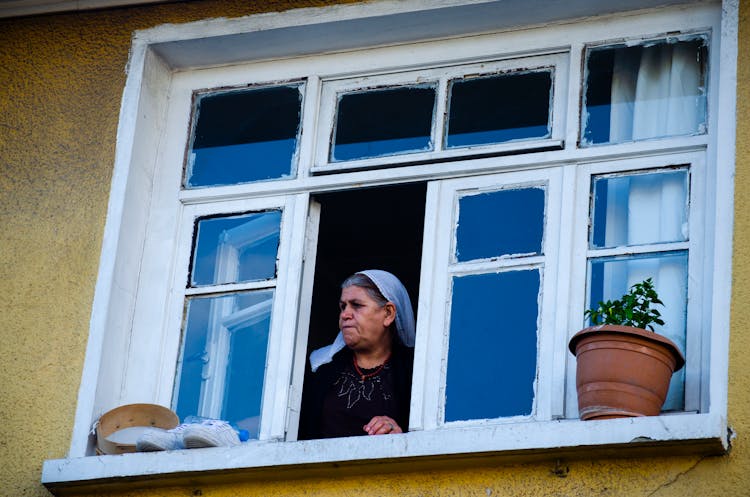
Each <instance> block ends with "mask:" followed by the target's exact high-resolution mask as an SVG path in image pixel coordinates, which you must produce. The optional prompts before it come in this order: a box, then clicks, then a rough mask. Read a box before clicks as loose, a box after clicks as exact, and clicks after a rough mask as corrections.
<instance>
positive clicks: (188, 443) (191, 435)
mask: <svg viewBox="0 0 750 497" xmlns="http://www.w3.org/2000/svg"><path fill="white" fill-rule="evenodd" d="M185 426H186V427H185V431H184V432H183V435H182V438H183V442H184V444H185V447H186V448H188V449H197V448H201V447H231V446H233V445H239V444H240V437H239V435H238V434H237V432H236V431H234V428H232V427H231V426H230V425H229V423H227V422H226V421H220V420H218V419H206V420H204V421H203V422H202V423H200V424H189V425H185Z"/></svg>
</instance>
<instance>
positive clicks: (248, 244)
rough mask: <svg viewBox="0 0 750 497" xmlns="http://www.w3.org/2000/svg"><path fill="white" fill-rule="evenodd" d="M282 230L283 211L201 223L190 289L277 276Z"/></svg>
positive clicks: (201, 221)
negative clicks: (277, 258)
mask: <svg viewBox="0 0 750 497" xmlns="http://www.w3.org/2000/svg"><path fill="white" fill-rule="evenodd" d="M280 230H281V211H267V212H257V213H251V214H243V215H240V216H231V217H216V218H204V219H200V220H198V222H197V223H196V231H197V235H196V239H197V241H196V244H195V252H194V254H193V265H192V272H191V286H200V285H220V284H225V283H240V282H244V281H256V280H264V279H269V278H273V277H275V276H276V254H277V251H278V247H279V237H280Z"/></svg>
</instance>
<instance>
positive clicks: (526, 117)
mask: <svg viewBox="0 0 750 497" xmlns="http://www.w3.org/2000/svg"><path fill="white" fill-rule="evenodd" d="M551 88H552V73H551V72H550V71H540V72H533V73H525V74H503V75H499V76H491V77H484V78H473V79H467V80H463V81H462V80H454V81H452V82H450V83H449V89H448V91H449V93H450V104H449V109H450V110H449V114H448V131H447V133H446V147H448V148H451V147H465V146H468V145H482V144H488V143H502V142H507V141H511V140H522V139H530V138H546V137H548V136H549V134H550V105H551V98H550V91H551Z"/></svg>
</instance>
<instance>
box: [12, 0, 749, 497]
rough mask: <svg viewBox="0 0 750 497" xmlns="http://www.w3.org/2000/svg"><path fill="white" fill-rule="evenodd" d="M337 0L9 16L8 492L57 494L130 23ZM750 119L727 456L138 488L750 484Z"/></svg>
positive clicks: (214, 494)
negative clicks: (48, 477)
mask: <svg viewBox="0 0 750 497" xmlns="http://www.w3.org/2000/svg"><path fill="white" fill-rule="evenodd" d="M326 3H332V2H325V1H323V2H318V1H302V0H296V1H295V0H288V1H283V0H278V1H265V2H247V1H243V0H237V1H229V0H228V1H194V2H187V3H179V4H168V5H156V6H148V7H138V8H129V9H113V10H106V11H98V12H87V13H81V14H77V15H71V14H62V15H50V16H36V17H28V18H20V19H11V20H0V295H2V298H0V316H1V317H0V322H2V326H0V496H6V495H7V496H17V495H24V496H42V495H49V494H48V493H47V491H46V490H45V489H44V487H43V486H42V485H41V484H40V483H39V479H40V471H41V465H42V462H43V460H45V459H48V458H61V457H64V456H65V453H66V451H67V448H68V445H69V437H70V433H71V429H72V425H73V417H74V412H75V403H76V397H77V393H78V386H79V381H80V375H81V368H82V364H83V357H84V351H85V346H86V339H87V332H88V320H89V314H90V312H91V302H92V298H93V292H94V284H95V279H96V272H97V269H98V258H99V250H100V245H101V238H102V232H103V226H104V221H105V213H106V207H107V200H108V195H109V182H110V177H111V172H112V164H113V162H114V146H115V134H116V128H117V119H118V112H119V105H120V98H121V94H122V89H123V84H124V81H125V72H124V68H125V63H126V61H127V55H128V49H129V45H130V37H131V34H132V32H133V31H134V30H137V29H143V28H148V27H152V26H155V25H159V24H163V23H168V22H171V23H176V22H186V21H191V20H197V19H204V18H211V17H234V16H241V15H248V14H252V13H255V12H257V11H263V10H269V11H273V10H283V9H286V8H291V7H307V6H317V5H322V4H326ZM748 16H750V7H748V6H747V4H746V3H743V4H742V7H741V23H740V24H741V25H740V28H741V29H740V32H741V36H740V39H741V41H740V54H741V55H740V57H741V60H740V64H739V77H738V80H739V81H740V84H739V95H738V97H739V98H738V100H739V107H738V115H740V116H747V115H750V104H749V103H748V102H750V84H749V83H748V82H750V55H748V54H750V18H749V17H748ZM749 136H750V124H748V123H747V121H746V120H742V119H740V121H739V125H738V143H737V145H738V146H737V155H738V159H737V176H736V199H737V200H736V210H735V215H736V221H735V222H736V224H735V253H734V287H733V295H734V297H733V305H732V319H731V322H732V330H731V331H732V339H731V353H730V367H729V369H730V381H729V416H730V423H731V424H732V426H733V427H734V428H735V430H736V431H737V433H738V438H737V440H736V441H735V447H734V449H733V451H732V452H731V453H730V454H729V455H727V456H722V457H710V458H701V457H697V456H676V457H668V458H651V459H622V460H620V459H608V460H577V461H563V462H562V468H564V469H566V470H567V471H556V469H560V468H556V467H555V465H554V464H553V463H551V462H550V463H536V464H524V465H499V466H490V467H485V468H474V469H470V470H453V471H448V470H435V471H432V472H426V473H425V472H419V473H416V472H415V473H403V472H401V473H394V474H387V475H375V474H373V475H372V476H371V477H364V476H362V475H360V476H357V477H341V478H337V479H335V480H331V479H311V478H308V479H299V480H293V481H272V482H262V481H261V482H257V481H256V482H248V483H243V484H232V485H226V486H189V487H181V488H174V489H160V490H149V491H145V490H144V491H133V492H129V493H124V494H122V495H133V496H135V495H139V496H157V495H158V496H189V495H203V496H211V497H220V496H251V495H252V496H287V495H289V496H291V495H319V494H324V495H332V496H348V497H351V496H363V497H365V496H377V495H404V496H406V495H409V496H428V495H440V496H454V495H456V496H458V495H461V496H463V495H473V496H527V495H528V496H574V495H596V496H619V495H627V496H647V495H649V496H650V495H654V496H680V497H684V496H687V495H699V496H708V495H717V496H719V495H721V496H723V497H730V496H739V495H750V450H748V446H747V442H746V440H747V437H748V434H749V433H750V417H749V415H748V411H749V410H750V388H748V387H749V386H750V381H748V380H749V379H748V371H750V334H748V333H746V332H745V330H746V329H747V328H748V325H750V308H749V306H747V305H746V303H747V302H749V301H750V295H749V293H750V284H749V283H747V281H748V278H749V277H750V254H748V250H747V249H746V247H748V246H750V214H748V213H750V205H748V204H750V138H749Z"/></svg>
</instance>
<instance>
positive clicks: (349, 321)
mask: <svg viewBox="0 0 750 497" xmlns="http://www.w3.org/2000/svg"><path fill="white" fill-rule="evenodd" d="M395 318H396V308H395V307H394V305H393V304H392V303H391V302H388V303H387V304H386V305H384V306H383V307H380V306H379V305H378V303H377V302H376V301H375V300H374V299H373V298H372V297H370V295H369V294H368V293H367V290H365V289H364V288H361V287H358V286H348V287H346V288H344V289H343V290H341V300H339V329H340V330H341V332H342V333H343V335H344V342H346V345H347V346H348V347H349V348H350V349H352V350H356V351H371V350H377V349H379V348H382V347H387V348H388V349H389V350H390V340H391V337H390V335H389V332H388V326H390V324H391V323H393V320H394V319H395Z"/></svg>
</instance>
